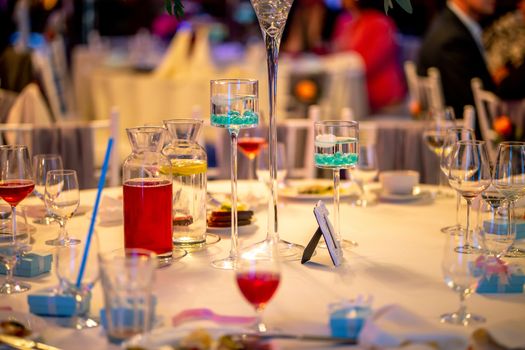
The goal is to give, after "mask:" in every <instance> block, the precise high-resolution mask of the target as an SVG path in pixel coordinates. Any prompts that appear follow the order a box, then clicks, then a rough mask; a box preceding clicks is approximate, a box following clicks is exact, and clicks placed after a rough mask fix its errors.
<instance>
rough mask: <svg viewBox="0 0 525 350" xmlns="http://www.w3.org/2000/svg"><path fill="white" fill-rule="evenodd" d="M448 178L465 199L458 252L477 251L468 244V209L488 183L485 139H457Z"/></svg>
mask: <svg viewBox="0 0 525 350" xmlns="http://www.w3.org/2000/svg"><path fill="white" fill-rule="evenodd" d="M451 152H452V156H451V158H450V168H449V175H448V180H449V182H450V185H451V186H452V188H454V189H455V190H456V191H458V193H460V194H461V195H462V196H463V198H465V200H466V201H467V224H466V227H465V235H464V236H465V239H464V242H465V245H463V246H459V247H457V250H458V252H459V253H465V254H471V253H476V252H478V250H479V249H478V247H476V246H474V245H471V244H470V242H471V241H470V238H473V237H471V230H472V231H473V225H472V224H471V223H470V210H471V207H472V200H473V199H474V198H476V197H477V196H478V195H479V194H480V193H481V192H483V191H484V190H485V189H486V188H487V187H489V185H490V181H491V176H490V166H489V158H488V153H487V149H486V145H485V141H476V140H466V141H458V142H456V143H455V145H454V147H453V148H452V151H451Z"/></svg>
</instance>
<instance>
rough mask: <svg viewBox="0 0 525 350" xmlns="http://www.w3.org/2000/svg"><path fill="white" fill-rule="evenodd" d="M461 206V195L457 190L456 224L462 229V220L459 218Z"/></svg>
mask: <svg viewBox="0 0 525 350" xmlns="http://www.w3.org/2000/svg"><path fill="white" fill-rule="evenodd" d="M460 206H461V195H460V194H459V192H456V226H457V227H458V229H459V230H461V221H460V218H459V208H460Z"/></svg>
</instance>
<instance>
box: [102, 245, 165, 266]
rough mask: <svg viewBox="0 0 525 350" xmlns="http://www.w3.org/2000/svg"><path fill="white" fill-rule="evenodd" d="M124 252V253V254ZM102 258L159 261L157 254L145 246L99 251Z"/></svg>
mask: <svg viewBox="0 0 525 350" xmlns="http://www.w3.org/2000/svg"><path fill="white" fill-rule="evenodd" d="M122 253H123V254H122ZM98 255H99V258H100V260H101V261H102V262H103V263H104V262H112V261H114V260H115V259H119V260H128V257H129V258H133V260H135V258H138V259H136V260H138V261H143V262H146V261H153V262H156V261H157V254H156V253H155V252H154V251H152V250H148V249H144V248H123V249H115V250H112V251H110V252H107V253H99V254H98Z"/></svg>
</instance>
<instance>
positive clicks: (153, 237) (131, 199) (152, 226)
mask: <svg viewBox="0 0 525 350" xmlns="http://www.w3.org/2000/svg"><path fill="white" fill-rule="evenodd" d="M172 191H173V190H172V184H171V182H169V181H166V180H163V181H155V180H151V181H146V180H144V181H142V180H141V181H134V180H131V181H127V182H126V183H125V184H124V246H125V247H126V248H142V249H148V250H151V251H153V252H155V253H157V254H159V255H160V254H170V255H171V252H172V250H173V246H172V242H171V236H172V233H171V230H172V220H171V207H172Z"/></svg>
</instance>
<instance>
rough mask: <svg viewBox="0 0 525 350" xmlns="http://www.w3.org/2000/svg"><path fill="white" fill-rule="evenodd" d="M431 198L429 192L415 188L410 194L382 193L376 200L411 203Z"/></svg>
mask: <svg viewBox="0 0 525 350" xmlns="http://www.w3.org/2000/svg"><path fill="white" fill-rule="evenodd" d="M431 197H432V194H431V193H430V192H429V191H422V190H421V189H420V188H419V187H417V188H415V189H414V191H413V192H412V193H408V194H395V193H386V192H382V191H381V192H379V194H378V198H379V200H380V201H382V202H390V203H405V202H413V201H419V200H422V199H429V198H431Z"/></svg>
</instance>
